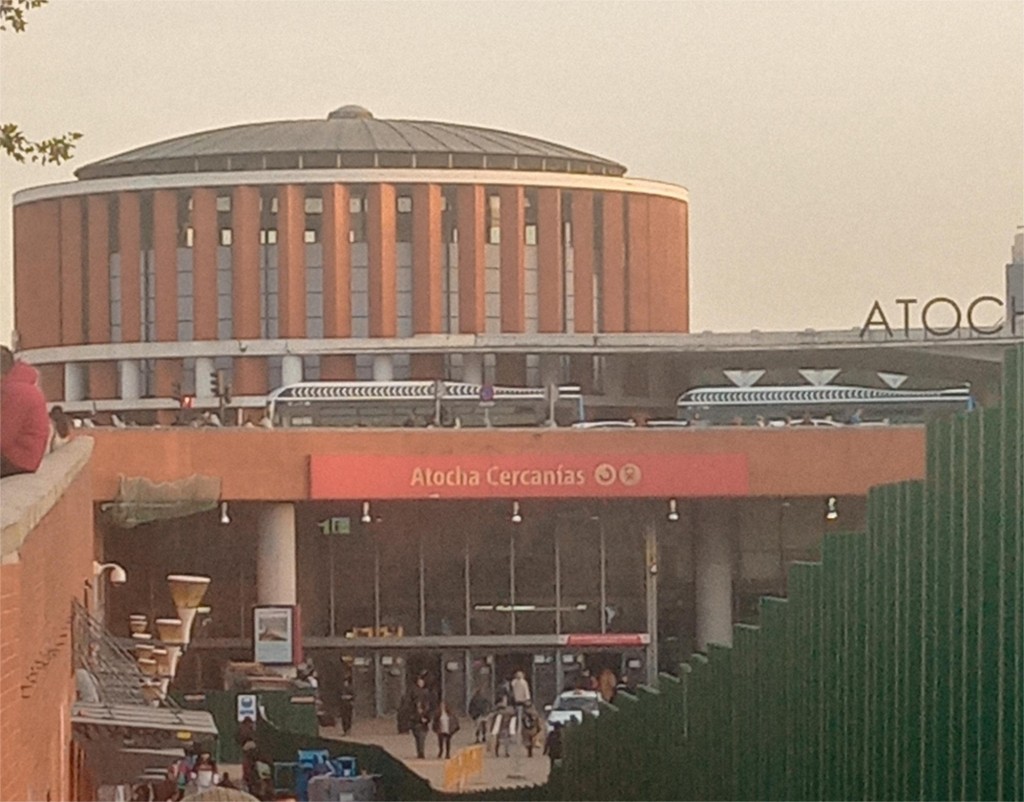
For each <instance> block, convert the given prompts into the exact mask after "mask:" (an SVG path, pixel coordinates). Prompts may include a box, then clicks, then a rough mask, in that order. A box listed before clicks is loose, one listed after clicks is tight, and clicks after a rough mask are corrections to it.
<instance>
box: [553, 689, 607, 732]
mask: <svg viewBox="0 0 1024 802" xmlns="http://www.w3.org/2000/svg"><path fill="white" fill-rule="evenodd" d="M544 710H545V711H546V712H547V715H548V721H547V732H551V730H552V728H553V727H554V725H555V724H563V725H565V724H568V723H569V722H572V721H574V722H576V723H577V724H579V723H581V722H582V721H583V714H584V713H589V714H590V715H592V716H597V715H598V714H600V712H601V694H599V693H598V692H597V691H565V692H564V693H560V694H558V697H557V698H556V699H555V701H554V704H550V705H548V706H547V707H545V708H544Z"/></svg>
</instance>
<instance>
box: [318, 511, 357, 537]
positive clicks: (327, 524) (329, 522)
mask: <svg viewBox="0 0 1024 802" xmlns="http://www.w3.org/2000/svg"><path fill="white" fill-rule="evenodd" d="M317 526H319V527H320V534H322V535H350V534H352V521H351V520H350V519H349V517H348V516H345V515H336V516H334V517H333V518H324V520H322V521H320V522H319V523H317Z"/></svg>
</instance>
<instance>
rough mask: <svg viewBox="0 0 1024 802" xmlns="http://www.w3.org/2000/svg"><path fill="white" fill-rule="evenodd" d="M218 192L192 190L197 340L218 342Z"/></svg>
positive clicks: (203, 189)
mask: <svg viewBox="0 0 1024 802" xmlns="http://www.w3.org/2000/svg"><path fill="white" fill-rule="evenodd" d="M219 236H220V232H219V231H218V230H217V190H215V189H209V188H207V187H200V188H198V189H194V190H192V309H193V316H194V327H193V332H194V335H195V339H196V340H216V339H217V243H218V242H219Z"/></svg>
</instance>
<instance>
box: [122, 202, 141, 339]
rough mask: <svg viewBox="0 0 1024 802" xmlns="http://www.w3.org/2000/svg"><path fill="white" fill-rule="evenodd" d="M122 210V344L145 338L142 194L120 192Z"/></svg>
mask: <svg viewBox="0 0 1024 802" xmlns="http://www.w3.org/2000/svg"><path fill="white" fill-rule="evenodd" d="M117 208H118V221H117V231H118V249H119V250H120V254H121V342H125V343H137V342H139V341H141V339H142V274H141V271H140V264H141V258H140V257H141V252H142V229H141V227H140V215H139V194H138V193H137V192H120V193H118V196H117Z"/></svg>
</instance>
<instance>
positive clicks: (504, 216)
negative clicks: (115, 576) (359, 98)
mask: <svg viewBox="0 0 1024 802" xmlns="http://www.w3.org/2000/svg"><path fill="white" fill-rule="evenodd" d="M625 173H626V168H625V167H624V166H622V165H621V164H618V163H616V162H614V161H610V160H608V159H604V158H601V157H598V156H594V155H592V154H589V153H584V152H582V151H578V150H575V149H572V148H568V147H564V146H562V145H557V144H554V143H551V142H546V141H543V140H540V139H535V138H533V137H528V136H523V135H519V134H512V133H508V132H504V131H496V130H491V129H485V128H477V127H472V126H466V125H455V124H451V123H441V122H427V121H411V120H380V119H377V118H375V117H374V116H373V115H372V114H371V113H370V112H369V111H367V110H366V109H364V108H362V107H359V106H344V107H342V108H339V109H337V110H336V111H333V112H331V113H330V114H329V115H327V117H326V118H325V119H323V120H290V121H279V122H267V123H254V124H247V125H239V126H232V127H229V128H223V129H218V130H214V131H206V132H201V133H197V134H189V135H186V136H182V137H178V138H175V139H170V140H167V141H164V142H159V143H156V144H152V145H147V146H145V147H141V148H138V149H135V150H132V151H128V152H126V153H122V154H119V155H116V156H112V157H110V158H108V159H104V160H102V161H99V162H95V163H93V164H89V165H86V166H84V167H81V168H80V169H79V170H78V171H77V172H76V176H77V178H78V180H77V181H74V182H69V183H63V184H56V185H50V186H43V187H38V188H34V189H30V190H26V191H23V192H20V193H18V195H17V196H16V199H15V209H14V218H15V307H16V310H17V319H16V327H17V336H18V342H17V345H18V347H19V349H22V350H28V351H29V352H30V358H32V359H33V361H35V362H37V363H38V364H40V365H41V366H42V370H43V374H44V382H45V389H46V391H47V396H48V397H49V398H50V399H51V400H58V399H62V400H63V401H64V402H65V403H66V404H68V405H70V406H71V408H72V409H74V408H75V405H76V404H78V403H80V402H81V403H84V402H95V401H97V400H104V399H106V400H118V401H120V402H122V403H126V408H127V407H130V406H133V405H134V406H136V407H138V408H146V407H150V408H154V409H161V408H163V409H170V408H173V407H174V406H176V404H177V402H176V400H175V398H176V396H178V395H180V394H182V393H192V392H195V393H197V394H198V395H199V396H200V397H203V396H204V395H207V394H209V393H210V392H211V390H210V389H209V388H210V386H211V377H212V376H214V375H215V372H216V371H218V370H222V371H224V375H226V376H227V377H228V379H229V380H230V383H231V385H232V387H233V394H234V396H235V398H236V399H237V400H238V402H239V403H240V404H242V405H250V406H256V405H257V404H258V403H262V399H264V398H265V396H266V394H267V393H268V392H270V391H272V390H273V389H274V388H275V387H278V386H281V385H282V384H290V383H294V382H297V381H302V380H317V379H366V380H370V379H378V380H389V379H405V378H449V379H454V380H463V381H469V382H496V383H500V384H506V385H530V384H533V385H538V384H542V383H546V382H554V381H569V380H571V381H577V382H579V383H581V384H583V385H584V386H585V387H588V388H589V387H592V386H594V383H595V380H596V377H595V373H596V372H597V371H598V368H597V367H596V363H595V361H594V360H593V359H591V358H590V357H588V356H586V355H582V356H571V357H570V356H565V355H563V356H558V355H550V354H548V355H544V354H543V352H542V353H538V352H537V351H538V343H548V344H550V343H551V342H557V335H567V334H568V335H580V334H593V335H597V334H601V333H629V332H638V333H646V332H668V333H671V332H686V331H687V330H688V307H689V303H688V276H687V271H688V264H687V253H688V230H687V219H688V205H687V193H686V190H685V189H683V188H682V187H678V186H674V185H670V184H665V183H660V182H654V181H646V180H637V179H632V178H627V177H626V176H625ZM531 349H533V350H531Z"/></svg>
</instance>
